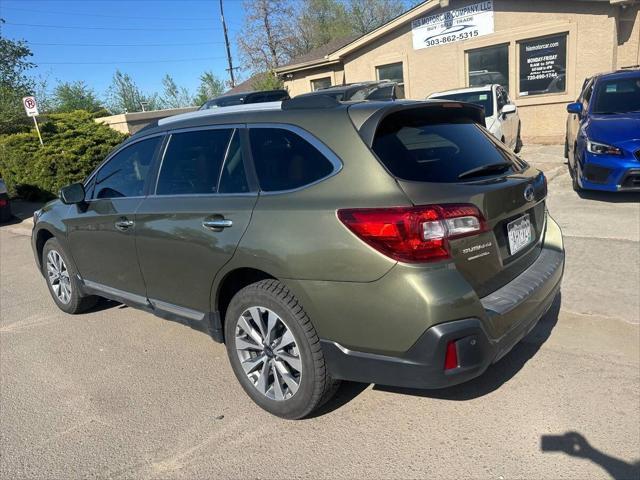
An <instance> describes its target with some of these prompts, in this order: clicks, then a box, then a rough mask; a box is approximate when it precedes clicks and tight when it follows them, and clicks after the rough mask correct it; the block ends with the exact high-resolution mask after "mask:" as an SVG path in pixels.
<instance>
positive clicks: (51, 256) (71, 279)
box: [42, 238, 98, 314]
mask: <svg viewBox="0 0 640 480" xmlns="http://www.w3.org/2000/svg"><path fill="white" fill-rule="evenodd" d="M42 273H43V275H44V277H45V280H46V281H47V287H48V288H49V293H51V297H52V298H53V301H54V302H55V303H56V305H57V306H58V308H59V309H60V310H62V311H63V312H66V313H71V314H76V313H82V312H85V311H87V310H88V309H89V308H91V307H93V306H94V305H95V304H96V302H97V300H98V297H96V296H93V295H91V296H83V295H82V294H81V290H80V282H79V280H78V275H77V272H76V271H75V269H74V267H73V264H72V263H71V262H70V261H69V256H68V255H67V253H66V252H65V251H64V248H62V245H60V242H59V241H58V240H57V239H56V238H50V239H49V240H47V243H45V244H44V248H43V249H42Z"/></svg>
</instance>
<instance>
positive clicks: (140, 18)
mask: <svg viewBox="0 0 640 480" xmlns="http://www.w3.org/2000/svg"><path fill="white" fill-rule="evenodd" d="M2 9H3V10H13V11H17V12H18V11H19V12H27V13H44V14H47V15H64V16H65V17H67V16H75V17H98V18H119V19H121V20H126V19H129V18H132V19H136V20H170V21H174V20H201V21H202V20H206V21H209V19H207V18H203V17H147V16H135V15H134V16H130V15H127V16H122V15H105V14H101V13H79V12H52V11H50V10H35V9H30V8H15V7H2Z"/></svg>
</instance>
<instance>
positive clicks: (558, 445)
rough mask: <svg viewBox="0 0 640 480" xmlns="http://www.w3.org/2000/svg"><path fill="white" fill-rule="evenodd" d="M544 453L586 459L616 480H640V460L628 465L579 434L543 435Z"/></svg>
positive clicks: (541, 443)
mask: <svg viewBox="0 0 640 480" xmlns="http://www.w3.org/2000/svg"><path fill="white" fill-rule="evenodd" d="M540 450H541V451H542V452H563V453H566V454H567V455H569V456H572V457H576V458H585V459H587V460H591V461H592V462H593V463H595V464H597V465H600V466H601V467H602V468H603V469H604V470H606V472H607V473H608V474H609V475H611V478H613V479H614V480H631V479H638V478H640V459H639V460H636V461H635V462H633V463H627V462H625V461H624V460H620V459H619V458H616V457H612V456H611V455H607V454H606V453H603V452H601V451H600V450H598V449H596V448H594V447H592V446H591V445H590V444H589V442H587V439H586V438H584V437H583V436H582V435H580V434H579V433H577V432H566V433H565V434H564V435H542V437H540Z"/></svg>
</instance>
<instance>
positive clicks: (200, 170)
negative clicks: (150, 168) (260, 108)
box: [156, 128, 233, 195]
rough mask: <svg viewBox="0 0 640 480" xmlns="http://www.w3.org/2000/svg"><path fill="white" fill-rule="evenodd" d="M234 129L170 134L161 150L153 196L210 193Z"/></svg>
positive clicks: (213, 191) (212, 191) (212, 190)
mask: <svg viewBox="0 0 640 480" xmlns="http://www.w3.org/2000/svg"><path fill="white" fill-rule="evenodd" d="M232 133H233V129H230V128H224V129H208V130H196V131H192V132H182V133H173V134H172V135H171V138H169V144H168V145H167V149H166V151H165V153H164V158H163V160H162V166H161V167H160V175H159V176H158V184H157V186H156V195H189V194H191V195H194V194H212V193H216V192H217V190H218V177H219V175H220V169H221V167H222V161H223V160H224V157H225V154H226V152H227V148H228V146H229V141H230V140H231V135H232Z"/></svg>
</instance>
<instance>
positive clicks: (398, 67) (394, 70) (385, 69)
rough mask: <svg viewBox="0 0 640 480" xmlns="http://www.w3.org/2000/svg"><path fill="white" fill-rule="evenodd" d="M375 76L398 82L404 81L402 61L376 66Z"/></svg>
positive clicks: (379, 78)
mask: <svg viewBox="0 0 640 480" xmlns="http://www.w3.org/2000/svg"><path fill="white" fill-rule="evenodd" d="M376 76H377V77H378V80H391V81H393V82H398V83H402V82H404V74H403V72H402V62H399V63H390V64H389V65H381V66H379V67H376Z"/></svg>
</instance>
